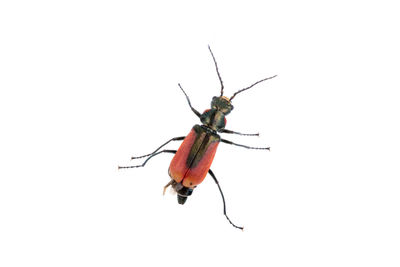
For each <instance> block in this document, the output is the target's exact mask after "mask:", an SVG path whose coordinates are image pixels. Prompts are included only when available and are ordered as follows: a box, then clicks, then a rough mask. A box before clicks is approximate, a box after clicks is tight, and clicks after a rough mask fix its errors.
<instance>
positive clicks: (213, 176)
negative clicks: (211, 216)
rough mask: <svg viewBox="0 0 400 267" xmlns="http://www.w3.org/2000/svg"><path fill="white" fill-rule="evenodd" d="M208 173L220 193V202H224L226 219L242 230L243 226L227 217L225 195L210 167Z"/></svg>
mask: <svg viewBox="0 0 400 267" xmlns="http://www.w3.org/2000/svg"><path fill="white" fill-rule="evenodd" d="M208 173H209V174H210V175H211V177H212V178H213V179H214V182H215V183H216V184H217V186H218V189H219V192H220V193H221V197H222V202H223V204H224V215H225V217H226V218H227V219H228V221H229V222H230V224H232V225H233V226H234V227H236V228H238V229H241V230H243V227H240V226H236V225H235V224H234V223H233V222H232V221H231V220H230V219H229V217H228V215H226V205H225V197H224V193H222V189H221V186H220V185H219V183H218V180H217V177H215V174H214V173H213V171H212V170H211V169H210V170H208Z"/></svg>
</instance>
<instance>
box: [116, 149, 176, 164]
mask: <svg viewBox="0 0 400 267" xmlns="http://www.w3.org/2000/svg"><path fill="white" fill-rule="evenodd" d="M164 152H165V153H172V154H175V153H176V150H161V151H158V152H156V153H154V154H152V155H151V156H150V157H148V158H147V159H146V160H145V161H144V162H143V164H141V165H135V166H118V169H129V168H139V167H144V165H146V163H147V162H148V161H149V160H150V159H151V158H152V157H154V156H157V155H158V154H161V153H164Z"/></svg>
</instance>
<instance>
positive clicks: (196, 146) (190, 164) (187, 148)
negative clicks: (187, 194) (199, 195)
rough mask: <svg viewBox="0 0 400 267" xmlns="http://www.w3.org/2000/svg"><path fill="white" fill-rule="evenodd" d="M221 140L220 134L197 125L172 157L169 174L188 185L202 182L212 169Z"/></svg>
mask: <svg viewBox="0 0 400 267" xmlns="http://www.w3.org/2000/svg"><path fill="white" fill-rule="evenodd" d="M219 141H220V137H219V135H217V134H215V133H213V132H211V131H209V130H207V129H206V128H204V127H201V126H200V125H195V126H194V127H193V128H192V130H191V131H190V133H189V134H188V135H187V136H186V138H185V140H183V142H182V144H181V146H180V147H179V149H178V151H177V152H176V154H175V156H174V158H173V159H172V161H171V164H170V166H169V170H168V173H169V176H171V178H172V179H174V180H175V181H176V182H178V183H182V184H183V186H186V187H190V188H194V187H195V186H196V185H198V184H200V183H201V182H202V181H203V180H204V178H205V177H206V175H207V172H208V170H209V169H210V166H211V163H212V161H213V159H214V156H215V153H216V152H217V147H218V144H219Z"/></svg>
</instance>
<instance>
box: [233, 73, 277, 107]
mask: <svg viewBox="0 0 400 267" xmlns="http://www.w3.org/2000/svg"><path fill="white" fill-rule="evenodd" d="M276 76H278V75H274V76H271V77H268V78H265V79H262V80H259V81H258V82H255V83H253V84H252V85H250V86H249V87H246V88H243V89H240V90H239V91H237V92H236V93H234V94H233V96H231V98H229V101H232V99H233V98H234V97H235V96H236V95H237V94H239V93H241V92H243V91H246V90H249V89H250V88H251V87H253V86H254V85H256V84H259V83H260V82H263V81H266V80H269V79H272V78H275V77H276Z"/></svg>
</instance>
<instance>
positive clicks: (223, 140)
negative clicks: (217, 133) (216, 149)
mask: <svg viewBox="0 0 400 267" xmlns="http://www.w3.org/2000/svg"><path fill="white" fill-rule="evenodd" d="M221 142H223V143H226V144H229V145H234V146H241V147H244V148H248V149H263V150H269V147H252V146H245V145H241V144H236V143H234V142H232V141H229V140H226V139H221Z"/></svg>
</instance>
